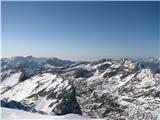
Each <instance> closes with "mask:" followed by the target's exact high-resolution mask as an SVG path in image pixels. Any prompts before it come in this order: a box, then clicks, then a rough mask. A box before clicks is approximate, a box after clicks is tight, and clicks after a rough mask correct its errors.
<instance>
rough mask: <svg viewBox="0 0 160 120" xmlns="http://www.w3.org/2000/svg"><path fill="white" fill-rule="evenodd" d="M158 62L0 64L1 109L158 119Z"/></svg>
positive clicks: (31, 59)
mask: <svg viewBox="0 0 160 120" xmlns="http://www.w3.org/2000/svg"><path fill="white" fill-rule="evenodd" d="M159 63H160V62H159V59H155V58H154V59H152V61H151V58H150V59H149V60H148V61H147V59H145V60H134V61H132V60H128V59H120V60H113V59H101V60H99V61H95V62H72V61H68V60H60V59H57V58H35V57H32V56H28V57H14V58H3V59H1V68H2V70H1V78H2V79H1V85H0V93H1V99H2V100H1V101H2V102H1V105H2V107H8V108H14V109H21V110H25V111H30V112H38V113H41V114H50V113H52V114H56V115H65V114H69V113H74V114H80V115H83V116H88V117H91V118H106V119H109V120H112V119H113V120H116V119H117V120H118V119H124V120H133V119H134V120H135V119H136V120H140V119H143V120H157V119H160V73H159V68H160V67H159Z"/></svg>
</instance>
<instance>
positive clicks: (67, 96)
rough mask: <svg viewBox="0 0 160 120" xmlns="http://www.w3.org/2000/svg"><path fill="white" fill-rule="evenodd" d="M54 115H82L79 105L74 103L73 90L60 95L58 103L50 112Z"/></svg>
mask: <svg viewBox="0 0 160 120" xmlns="http://www.w3.org/2000/svg"><path fill="white" fill-rule="evenodd" d="M52 112H54V113H55V114H56V115H65V114H69V113H75V114H80V115H81V114H82V112H81V109H80V106H79V104H78V103H77V101H76V95H75V89H74V87H73V86H72V88H71V89H70V90H69V91H67V92H66V93H65V92H64V93H63V94H62V99H61V101H60V103H59V104H58V105H57V106H56V107H55V108H54V109H53V110H52Z"/></svg>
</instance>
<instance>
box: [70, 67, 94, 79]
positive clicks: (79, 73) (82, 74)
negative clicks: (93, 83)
mask: <svg viewBox="0 0 160 120" xmlns="http://www.w3.org/2000/svg"><path fill="white" fill-rule="evenodd" d="M92 75H93V74H92V72H90V71H88V70H85V69H78V70H75V72H74V74H73V76H74V77H75V78H80V77H81V78H84V77H90V76H92Z"/></svg>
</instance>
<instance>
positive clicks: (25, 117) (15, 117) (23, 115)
mask: <svg viewBox="0 0 160 120" xmlns="http://www.w3.org/2000/svg"><path fill="white" fill-rule="evenodd" d="M1 120H100V119H91V118H86V117H83V116H80V115H76V114H67V115H63V116H55V115H42V114H39V113H30V112H26V111H22V110H15V109H9V108H1ZM101 120H102V119H101Z"/></svg>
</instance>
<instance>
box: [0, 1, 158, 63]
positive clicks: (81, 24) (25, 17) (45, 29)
mask: <svg viewBox="0 0 160 120" xmlns="http://www.w3.org/2000/svg"><path fill="white" fill-rule="evenodd" d="M158 4H159V3H158V2H2V57H11V56H20V55H22V56H27V55H33V56H37V57H58V58H63V59H72V60H93V59H99V58H105V57H116V58H117V57H145V56H158V52H159V48H158V47H159V39H158V32H159V31H158V27H159V24H158V23H159V21H158V17H159V14H160V13H158V12H159V11H158V7H159V6H158Z"/></svg>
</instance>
